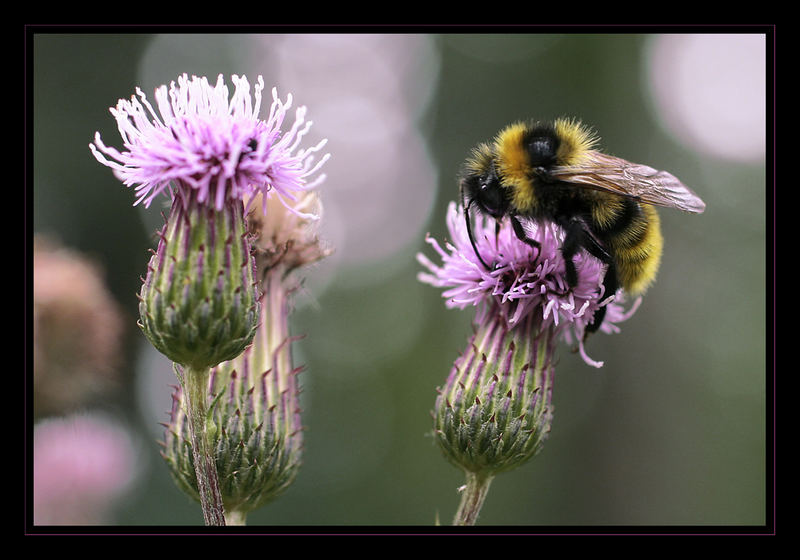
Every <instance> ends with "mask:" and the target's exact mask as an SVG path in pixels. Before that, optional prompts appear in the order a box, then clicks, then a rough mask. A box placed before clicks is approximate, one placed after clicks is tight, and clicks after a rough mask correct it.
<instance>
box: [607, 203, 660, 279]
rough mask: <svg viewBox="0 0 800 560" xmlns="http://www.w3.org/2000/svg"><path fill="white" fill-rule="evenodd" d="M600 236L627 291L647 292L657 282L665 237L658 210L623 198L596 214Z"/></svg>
mask: <svg viewBox="0 0 800 560" xmlns="http://www.w3.org/2000/svg"><path fill="white" fill-rule="evenodd" d="M593 219H594V222H595V227H596V228H597V231H596V233H597V234H598V236H599V237H601V238H602V239H603V240H604V241H605V243H606V245H607V246H608V247H609V248H610V249H611V252H612V254H613V255H614V262H615V264H616V267H617V275H618V278H619V282H620V285H621V286H622V287H623V288H624V289H625V291H626V292H628V293H631V294H636V293H640V292H642V291H644V290H645V289H647V287H648V286H649V285H650V284H651V283H652V282H653V280H655V277H656V274H657V272H658V267H659V264H660V262H661V251H662V247H663V238H662V236H661V225H660V222H659V217H658V213H657V212H656V210H655V208H653V207H652V206H650V205H647V204H639V203H638V202H636V201H635V200H633V199H619V200H618V201H615V202H613V203H609V204H604V205H602V206H598V207H597V208H595V210H594V211H593Z"/></svg>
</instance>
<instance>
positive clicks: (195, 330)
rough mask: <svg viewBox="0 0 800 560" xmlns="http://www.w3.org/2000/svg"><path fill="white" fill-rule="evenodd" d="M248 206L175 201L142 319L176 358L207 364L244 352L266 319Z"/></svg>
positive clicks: (156, 342)
mask: <svg viewBox="0 0 800 560" xmlns="http://www.w3.org/2000/svg"><path fill="white" fill-rule="evenodd" d="M243 214H244V207H243V204H242V203H241V202H239V201H233V200H232V201H228V202H226V204H225V206H224V207H223V209H222V210H221V211H217V210H215V209H214V208H211V207H208V206H205V205H201V204H198V203H197V201H196V199H195V197H193V196H191V195H189V196H186V197H185V202H184V203H183V204H182V203H180V201H177V200H176V202H175V203H173V205H172V209H171V211H170V215H169V217H168V218H167V223H166V225H165V226H164V229H163V230H162V233H161V239H160V241H159V244H158V249H157V251H156V252H155V254H154V255H153V256H152V258H151V259H150V263H149V265H148V267H147V277H146V278H145V280H144V283H143V285H142V291H141V294H140V296H139V300H140V303H139V313H140V326H141V327H142V330H143V331H144V334H145V335H146V336H147V338H148V340H149V341H150V342H151V343H152V344H153V346H154V347H155V348H156V349H157V350H158V351H159V352H161V353H162V354H164V355H165V356H167V357H168V358H169V359H170V360H172V361H173V362H177V363H179V364H182V365H185V366H188V367H190V368H193V369H204V368H209V367H213V366H215V365H217V364H218V363H220V362H222V361H225V360H230V359H233V358H235V357H236V356H238V355H239V354H241V353H242V351H244V349H245V348H246V347H247V346H248V345H249V344H250V343H251V341H252V340H253V336H254V334H255V330H256V327H257V325H258V293H257V288H256V281H255V260H254V258H253V256H252V255H251V251H250V241H249V239H248V236H247V234H246V233H245V232H246V230H245V224H244V216H243Z"/></svg>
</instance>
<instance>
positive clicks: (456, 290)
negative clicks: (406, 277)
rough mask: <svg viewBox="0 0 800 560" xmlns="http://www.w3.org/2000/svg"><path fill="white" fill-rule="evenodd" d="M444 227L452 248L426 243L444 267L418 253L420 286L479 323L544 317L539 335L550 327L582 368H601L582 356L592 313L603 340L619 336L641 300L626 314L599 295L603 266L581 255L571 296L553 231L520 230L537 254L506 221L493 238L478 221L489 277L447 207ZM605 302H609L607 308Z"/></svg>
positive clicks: (459, 216)
mask: <svg viewBox="0 0 800 560" xmlns="http://www.w3.org/2000/svg"><path fill="white" fill-rule="evenodd" d="M447 227H448V231H449V234H450V238H451V240H452V241H451V242H449V243H448V242H446V243H445V244H444V247H442V245H440V244H439V242H438V241H436V240H435V239H433V238H431V237H430V236H427V237H426V241H427V242H428V243H429V244H430V245H431V247H433V249H434V251H435V252H436V253H437V254H438V255H439V257H440V259H441V264H436V263H434V262H433V261H432V260H431V259H429V258H428V257H427V256H425V255H423V254H421V253H420V254H418V255H417V260H418V262H419V263H420V264H422V266H423V267H424V268H425V269H426V271H427V272H420V273H419V274H418V279H419V280H420V281H421V282H424V283H427V284H430V285H432V286H435V287H437V288H443V290H444V291H443V292H442V296H443V297H444V298H445V299H446V300H447V301H446V303H445V305H446V306H447V307H448V308H458V309H464V308H466V307H470V306H473V307H477V314H478V317H477V321H479V322H480V321H482V318H483V317H485V316H486V314H487V313H497V314H500V315H501V316H502V317H503V318H504V319H505V322H506V323H507V325H508V326H509V327H513V326H515V325H518V324H520V323H521V322H522V321H523V320H524V319H525V318H527V317H528V316H530V315H531V314H538V315H539V316H540V317H541V321H542V323H541V329H546V328H551V327H552V328H555V329H556V330H557V333H558V334H559V335H560V336H562V337H563V338H564V339H565V340H566V341H567V342H572V341H573V340H575V341H577V342H578V346H579V351H580V354H581V357H582V358H583V359H584V361H585V362H586V363H587V364H590V365H592V366H595V367H600V366H602V362H596V361H594V360H592V359H591V358H589V357H588V355H586V352H585V349H584V346H583V338H584V332H585V330H586V327H587V326H588V325H589V323H590V322H591V320H592V317H593V316H594V314H595V312H596V311H597V310H598V309H599V308H600V307H602V306H607V311H606V316H605V319H604V320H603V323H602V325H601V326H600V329H599V330H600V331H602V332H605V333H607V334H611V333H615V332H618V331H619V327H618V326H617V323H619V322H622V321H625V320H627V319H628V318H630V316H631V315H632V314H633V313H634V312H635V311H636V309H637V308H638V306H639V303H640V301H641V299H639V300H637V301H636V302H634V304H633V306H632V307H631V308H630V309H629V310H627V311H626V310H625V308H624V307H623V305H622V304H623V303H624V295H623V292H622V291H619V292H617V294H615V295H614V297H613V298H608V297H606V296H605V295H601V291H602V284H603V277H604V274H605V267H604V266H603V265H602V264H601V263H600V262H599V261H598V260H597V259H595V258H594V257H591V256H590V255H588V254H586V253H583V252H582V253H579V254H578V255H576V256H575V257H574V262H575V267H576V269H577V272H578V283H577V285H576V286H575V287H573V288H572V289H571V290H570V289H569V287H568V284H567V279H566V268H565V266H564V259H563V256H562V254H561V249H560V247H561V241H562V239H563V233H562V232H561V230H560V229H559V228H558V227H557V226H555V225H553V224H549V223H548V224H545V225H537V224H535V223H527V224H525V227H526V232H527V234H528V236H529V237H530V238H532V239H535V240H536V241H538V242H539V244H540V249H535V248H533V247H531V246H530V245H528V244H527V243H524V242H522V241H520V240H519V239H518V238H517V236H516V234H515V233H514V231H513V228H512V227H511V225H510V223H509V222H508V221H504V222H503V223H502V225H501V227H500V230H499V232H497V235H495V221H494V220H493V219H489V218H484V217H480V216H479V217H478V218H476V220H475V224H474V228H475V229H474V233H475V243H476V245H477V248H478V251H479V252H480V253H481V255H483V256H484V258H485V259H487V257H488V259H487V262H491V263H494V266H493V268H492V269H491V270H487V269H486V268H485V267H484V266H483V264H482V263H481V262H480V260H479V258H478V256H477V255H476V254H475V251H474V250H473V248H472V244H471V242H470V239H469V236H468V233H467V229H466V225H465V221H464V214H463V209H462V208H461V207H460V206H457V205H456V204H455V203H451V204H450V206H449V208H448V212H447ZM606 300H607V301H606Z"/></svg>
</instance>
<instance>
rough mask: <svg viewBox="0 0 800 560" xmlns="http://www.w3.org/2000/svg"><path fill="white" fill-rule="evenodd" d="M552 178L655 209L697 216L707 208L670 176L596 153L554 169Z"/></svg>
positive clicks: (688, 189) (644, 166) (664, 172)
mask: <svg viewBox="0 0 800 560" xmlns="http://www.w3.org/2000/svg"><path fill="white" fill-rule="evenodd" d="M553 177H554V178H556V179H559V180H561V181H566V182H569V183H578V184H581V185H585V186H587V187H590V188H594V189H598V190H601V191H606V192H610V193H613V194H618V195H621V196H629V197H633V198H636V199H638V200H640V201H641V202H645V203H647V204H654V205H656V206H665V207H668V208H677V209H679V210H683V211H685V212H692V213H695V214H700V213H702V212H703V211H704V210H705V209H706V204H705V202H703V201H702V200H701V199H700V197H699V196H697V195H696V194H695V193H694V192H692V190H691V189H690V188H689V187H687V186H686V185H684V184H683V183H681V182H680V180H678V178H677V177H675V176H674V175H672V174H671V173H667V172H666V171H659V170H657V169H653V168H652V167H648V166H646V165H641V164H638V163H631V162H630V161H627V160H624V159H622V158H618V157H614V156H610V155H608V154H604V153H602V152H597V151H594V150H592V151H590V152H589V158H588V159H587V161H586V162H585V163H581V164H579V165H574V166H565V167H557V168H555V169H554V170H553Z"/></svg>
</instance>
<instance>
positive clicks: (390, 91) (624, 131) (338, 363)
mask: <svg viewBox="0 0 800 560" xmlns="http://www.w3.org/2000/svg"><path fill="white" fill-rule="evenodd" d="M32 45H33V50H32V52H29V53H28V56H29V59H30V61H31V62H32V70H33V74H32V78H33V80H32V92H31V93H32V109H33V112H32V114H33V130H32V145H33V153H32V164H33V166H32V170H33V181H32V183H33V184H32V193H31V197H30V200H31V202H32V205H33V230H34V232H35V233H37V234H47V235H49V236H50V237H52V238H55V239H58V240H59V241H60V242H61V243H62V244H63V245H65V246H68V247H70V248H72V249H75V250H77V251H80V252H82V253H84V254H86V255H88V256H89V257H90V258H92V259H94V260H95V261H96V262H98V263H99V264H100V265H101V266H102V268H103V271H104V277H105V280H106V281H107V284H108V286H109V289H110V290H111V292H112V294H113V295H114V297H115V299H116V300H117V301H118V303H119V304H120V306H121V307H122V309H123V311H124V313H125V315H126V317H125V320H126V323H127V325H128V329H127V331H126V338H125V344H124V354H125V356H124V361H123V366H122V368H121V371H120V372H119V375H120V378H121V380H122V382H121V384H120V387H119V389H118V390H117V391H115V392H114V393H112V394H109V395H107V396H106V397H105V398H103V399H101V400H99V401H98V402H92V403H89V404H87V405H85V409H99V410H102V411H104V412H106V413H107V414H109V415H111V416H112V417H114V418H116V419H118V421H119V422H120V423H122V424H123V425H125V426H126V427H127V428H128V429H130V430H131V433H132V434H133V438H134V440H135V441H136V443H137V450H138V451H137V452H138V460H139V464H138V465H137V467H136V472H137V476H136V479H135V483H134V485H133V487H132V488H131V489H130V491H128V492H127V493H126V494H125V495H124V496H123V498H122V499H120V500H119V501H118V502H117V503H116V504H115V507H114V509H113V516H112V521H111V522H113V523H116V524H119V525H155V526H160V525H200V524H202V515H201V512H200V509H199V506H198V505H197V504H195V503H193V502H191V501H189V499H188V498H186V497H185V496H184V495H183V494H181V493H180V492H179V490H178V489H177V488H176V487H175V486H174V485H173V483H172V481H171V480H170V478H169V475H168V473H167V469H166V466H165V465H164V463H163V461H162V460H161V458H160V457H159V455H158V450H159V447H158V445H157V444H156V440H158V439H160V438H161V427H160V426H159V425H158V423H159V422H163V421H165V420H166V418H167V415H166V412H167V411H168V410H169V406H170V388H169V385H170V384H174V383H175V379H174V376H173V374H172V371H171V369H170V365H169V364H168V363H165V362H164V361H163V359H161V358H160V356H158V355H154V351H153V350H152V349H151V348H150V347H149V345H148V344H147V343H146V341H145V339H144V337H143V336H142V335H141V333H140V332H139V331H138V329H137V328H136V326H135V322H136V318H137V315H138V311H137V299H136V296H135V294H136V292H137V291H138V289H139V287H140V280H139V276H140V275H143V274H144V272H145V266H146V263H147V260H148V256H149V255H148V252H147V250H148V248H150V247H154V246H155V244H154V241H153V235H152V234H153V232H154V231H155V229H156V228H157V227H158V226H159V225H160V224H161V218H160V216H159V211H158V208H156V207H152V208H150V209H149V211H148V210H144V209H142V208H140V207H133V206H132V203H133V201H134V196H133V191H132V190H131V189H127V188H125V187H123V186H122V185H121V183H120V182H119V181H117V180H116V179H115V178H114V176H113V174H112V173H111V171H110V170H109V169H108V168H106V167H103V166H102V165H100V164H98V162H97V161H95V159H94V158H93V157H92V155H91V153H90V151H89V148H88V144H89V142H91V141H92V140H93V137H94V134H95V131H99V132H100V133H101V135H102V138H103V141H104V142H105V143H106V144H107V145H110V146H115V147H117V148H120V147H121V145H122V142H121V140H120V138H119V133H118V132H117V130H116V123H115V121H114V119H113V118H112V116H111V114H110V113H109V111H108V108H109V107H111V106H113V105H115V104H116V102H117V100H118V99H119V98H128V97H130V96H131V95H132V94H133V93H134V91H135V88H136V87H137V86H140V87H141V88H142V90H143V91H144V92H145V93H146V94H147V96H148V99H150V100H152V99H153V89H154V88H155V87H157V86H158V85H160V84H168V83H169V82H170V81H172V80H175V79H176V77H177V76H178V75H179V74H182V73H184V72H186V73H188V74H190V75H191V74H196V75H207V76H209V78H212V79H216V76H217V75H218V74H220V73H222V74H224V75H225V76H226V81H227V83H229V84H230V75H231V74H246V75H247V76H248V78H251V83H252V82H253V81H255V80H254V78H255V76H256V75H257V74H262V75H263V76H264V80H265V83H266V90H265V91H266V92H267V96H266V101H265V103H269V97H268V92H269V89H270V87H271V86H272V85H275V86H277V87H278V88H279V95H280V96H281V97H285V95H286V93H287V92H291V93H292V94H293V96H294V98H295V101H296V103H297V104H305V105H307V106H308V108H309V118H310V119H311V120H313V121H314V123H315V124H314V128H313V129H312V130H313V132H314V135H316V137H327V138H328V139H329V144H328V150H329V151H330V152H331V155H332V158H331V161H330V162H329V163H330V164H329V165H328V166H327V167H326V170H327V175H328V178H327V181H326V182H325V183H324V184H323V186H322V187H321V188H320V194H321V196H322V200H323V203H324V205H325V217H324V218H323V219H324V225H323V236H325V237H326V238H327V239H329V240H330V242H331V244H332V245H334V246H335V248H336V254H335V256H333V257H331V258H330V259H329V262H326V263H323V264H321V265H319V266H318V267H316V268H314V269H312V270H309V271H308V274H307V288H308V289H307V291H306V293H305V294H303V295H302V296H301V297H300V298H299V299H298V300H297V309H296V311H295V313H294V315H293V316H292V324H293V330H294V332H295V333H297V334H300V333H302V334H305V335H306V337H305V338H304V339H303V340H302V341H301V342H299V343H297V344H296V346H295V348H296V354H297V359H296V361H297V362H298V363H302V364H305V365H306V368H307V369H306V371H305V372H304V373H303V375H302V377H301V383H302V387H303V395H302V402H303V423H304V426H305V427H306V432H305V438H306V439H305V455H304V457H305V459H304V465H303V468H302V470H301V472H300V475H299V477H298V479H297V480H296V482H295V484H294V485H293V486H292V487H291V488H290V489H289V490H288V491H287V492H286V493H285V494H284V495H283V496H281V497H280V498H278V499H277V500H276V501H275V502H273V503H272V504H270V505H268V506H266V507H264V508H263V509H261V510H259V511H256V512H254V513H252V514H251V515H250V516H249V518H248V525H251V526H257V525H325V526H329V525H333V526H343V527H347V526H351V525H357V526H364V525H366V526H372V525H378V526H380V525H413V526H429V525H432V524H433V523H435V521H436V520H437V519H439V520H440V522H441V523H443V524H449V522H450V520H451V519H452V516H453V514H454V512H455V509H456V507H457V505H458V499H459V495H458V493H457V488H458V487H459V486H460V485H462V484H463V482H464V477H463V474H462V473H461V472H459V471H458V470H456V469H455V468H454V467H452V466H451V465H450V464H448V463H446V462H445V460H444V459H443V458H442V456H441V454H440V452H439V451H438V449H437V448H436V447H435V445H434V443H433V440H432V438H431V437H430V435H429V433H430V430H431V427H432V420H431V416H430V411H431V409H432V407H433V405H434V399H435V396H436V388H437V386H440V385H442V384H443V383H444V381H445V378H446V376H447V374H448V371H449V368H450V366H451V365H452V362H453V360H454V359H455V357H456V356H457V354H458V353H459V352H460V351H461V350H462V349H463V348H464V346H465V344H466V340H467V336H468V334H469V332H470V321H471V318H472V312H471V311H469V310H465V311H448V310H446V309H445V306H444V300H443V299H442V297H441V293H440V291H439V290H437V289H435V288H433V287H431V286H428V285H423V284H421V283H420V282H419V281H418V280H417V278H416V275H417V273H418V272H419V271H420V269H421V267H420V266H419V264H418V263H417V262H416V260H415V255H416V253H417V252H419V251H424V252H426V253H428V254H429V255H430V254H431V252H430V251H429V247H428V246H427V245H426V244H425V242H424V237H425V233H426V232H431V234H432V235H433V236H435V237H436V238H437V239H440V240H441V239H443V238H444V237H445V236H446V229H445V225H444V216H445V209H446V206H447V204H448V203H449V202H450V201H451V200H454V199H456V198H457V187H456V180H455V177H456V173H457V171H458V168H459V165H460V164H461V162H462V160H463V159H464V157H465V156H466V155H467V153H468V151H469V150H470V148H471V147H472V146H473V145H475V144H476V143H477V142H479V141H483V140H486V139H489V138H491V137H492V136H493V135H494V134H495V133H496V132H497V131H498V130H499V129H500V128H502V127H503V126H504V125H506V124H508V123H509V122H511V121H513V120H517V119H528V118H534V119H550V118H554V117H558V116H562V115H568V116H575V117H578V118H580V119H581V120H583V121H584V122H586V123H588V124H590V125H592V126H593V127H594V128H595V129H596V130H597V131H598V132H599V134H600V136H601V137H602V146H603V148H604V149H605V150H606V151H608V152H610V153H612V154H614V155H618V156H621V157H624V158H626V159H629V160H632V161H635V162H639V163H646V164H648V165H651V166H653V167H656V168H660V169H666V170H669V171H670V172H672V173H674V174H675V175H677V176H678V177H680V178H681V179H682V180H683V181H684V182H685V183H686V184H688V185H690V186H691V187H692V188H693V189H694V190H695V191H696V192H697V193H698V194H699V195H700V196H701V197H702V198H703V199H704V200H705V202H706V203H707V206H708V209H707V211H706V212H705V214H703V215H700V216H694V215H688V214H683V213H681V212H678V211H670V210H664V211H662V212H661V217H662V227H663V231H664V236H665V239H666V245H665V254H664V258H663V262H662V269H661V273H660V276H659V279H658V282H657V283H656V284H655V285H654V287H653V288H651V290H650V292H649V293H648V294H647V296H646V298H645V300H644V303H643V305H642V307H641V308H640V309H639V311H638V312H637V313H636V315H635V316H634V317H633V318H632V319H631V320H630V321H629V322H627V323H623V324H622V325H621V326H622V332H621V333H619V334H616V335H613V336H605V335H597V336H595V337H594V338H592V339H590V341H589V344H588V352H589V354H590V355H591V356H592V357H593V358H594V359H597V360H602V361H604V362H605V366H604V367H603V368H602V369H599V370H595V369H594V368H591V367H588V366H587V365H585V364H584V363H583V362H582V361H581V359H580V358H579V356H577V355H576V354H574V353H572V352H571V351H570V350H571V349H570V348H569V347H567V346H566V345H563V346H562V348H561V349H560V353H559V354H560V362H559V364H558V366H557V370H556V382H555V390H554V397H553V399H554V403H555V418H554V423H553V428H552V432H551V434H550V438H549V440H548V441H547V442H546V443H545V445H544V448H543V450H542V452H541V453H540V454H539V455H538V456H537V457H536V458H535V459H534V460H533V461H531V462H529V463H528V464H526V465H525V466H523V467H521V468H519V469H517V470H516V471H513V472H511V473H507V474H503V475H501V476H500V477H498V478H497V479H496V480H495V481H494V483H493V485H492V487H491V491H490V493H489V496H488V498H487V501H486V503H485V506H484V508H483V511H482V514H481V516H480V519H479V524H480V525H485V526H489V525H518V526H524V525H545V526H547V525H577V526H586V525H604V526H606V525H608V526H611V525H667V526H674V525H706V526H708V525H760V524H763V523H765V521H766V517H765V515H766V513H765V510H766V508H767V506H768V504H769V503H770V501H769V499H768V496H769V495H770V494H771V491H770V489H768V488H767V487H766V485H767V482H768V472H767V460H768V445H767V443H768V442H767V438H766V434H767V429H768V423H767V421H768V416H767V414H768V411H769V410H770V409H769V407H768V406H767V403H768V402H769V401H770V400H771V395H769V394H768V393H767V387H768V385H767V383H766V380H767V376H768V375H770V374H771V373H772V372H771V368H769V369H766V364H767V346H766V340H767V339H766V328H767V315H766V313H765V306H766V304H767V303H768V302H766V293H767V292H766V278H767V276H766V265H767V259H766V250H765V248H766V244H767V237H766V220H765V208H766V187H767V186H766V185H765V154H766V147H765V137H766V120H765V99H766V95H765V81H766V75H765V66H764V63H765V53H766V48H767V46H766V40H765V37H764V36H763V35H755V34H753V35H742V36H730V35H725V34H715V35H712V36H688V37H687V36H678V35H671V36H656V35H639V34H622V35H606V34H567V35H542V34H529V35H509V34H467V35H403V34H392V35H372V34H363V35H340V34H336V33H325V34H322V35H290V34H287V35H274V34H269V35H244V34H234V35H226V34H208V35H196V34H188V33H182V34H175V35H173V34H166V35H144V34H141V35H139V34H102V33H96V32H93V33H85V34H84V33H54V32H46V33H37V34H35V35H34V36H33V38H32ZM264 110H265V107H264V106H263V105H262V111H264ZM312 141H313V140H310V141H309V144H310V143H311V142H312ZM34 274H35V271H34Z"/></svg>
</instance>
